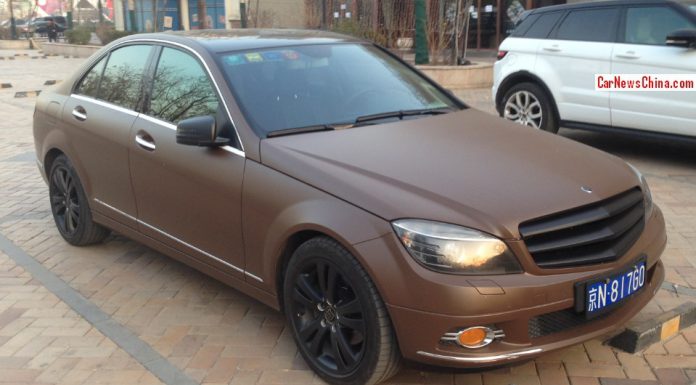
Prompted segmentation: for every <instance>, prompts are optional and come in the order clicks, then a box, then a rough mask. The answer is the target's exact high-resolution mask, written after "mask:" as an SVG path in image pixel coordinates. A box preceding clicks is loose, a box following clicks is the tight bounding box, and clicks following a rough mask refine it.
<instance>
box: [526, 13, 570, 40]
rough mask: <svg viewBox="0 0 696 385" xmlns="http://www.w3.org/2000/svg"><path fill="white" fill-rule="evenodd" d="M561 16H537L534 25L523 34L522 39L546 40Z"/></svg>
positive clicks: (545, 14)
mask: <svg viewBox="0 0 696 385" xmlns="http://www.w3.org/2000/svg"><path fill="white" fill-rule="evenodd" d="M562 15H563V12H548V13H543V14H541V15H539V17H538V18H537V19H536V21H535V22H534V25H532V27H531V28H529V30H527V31H526V32H525V34H524V37H528V38H530V39H546V38H547V37H548V36H549V33H551V30H552V29H553V27H554V26H555V25H556V23H558V19H560V18H561V16H562Z"/></svg>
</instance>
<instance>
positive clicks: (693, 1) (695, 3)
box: [680, 0, 696, 13]
mask: <svg viewBox="0 0 696 385" xmlns="http://www.w3.org/2000/svg"><path fill="white" fill-rule="evenodd" d="M680 3H682V4H684V5H686V7H687V8H689V9H690V10H691V11H692V12H694V13H696V0H681V1H680Z"/></svg>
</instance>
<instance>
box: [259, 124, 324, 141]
mask: <svg viewBox="0 0 696 385" xmlns="http://www.w3.org/2000/svg"><path fill="white" fill-rule="evenodd" d="M335 129H336V127H334V126H332V125H329V124H317V125H314V126H305V127H295V128H286V129H284V130H277V131H271V132H269V133H268V134H266V137H267V138H275V137H278V136H286V135H295V134H305V133H308V132H319V131H333V130H335Z"/></svg>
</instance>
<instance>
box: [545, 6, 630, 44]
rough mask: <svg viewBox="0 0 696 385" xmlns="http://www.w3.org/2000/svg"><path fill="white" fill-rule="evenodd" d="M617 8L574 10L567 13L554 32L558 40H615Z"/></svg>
mask: <svg viewBox="0 0 696 385" xmlns="http://www.w3.org/2000/svg"><path fill="white" fill-rule="evenodd" d="M618 16H619V10H618V9H617V8H599V9H584V10H576V11H571V12H570V13H568V16H566V18H565V19H564V20H563V22H561V25H560V26H559V27H558V31H557V33H556V38H557V39H560V40H579V41H593V42H613V41H616V23H617V21H618Z"/></svg>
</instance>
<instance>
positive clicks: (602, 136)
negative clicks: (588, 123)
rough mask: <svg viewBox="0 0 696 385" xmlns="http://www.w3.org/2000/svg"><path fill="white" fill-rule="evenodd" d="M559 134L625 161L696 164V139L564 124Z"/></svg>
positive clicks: (677, 165) (692, 165)
mask: <svg viewBox="0 0 696 385" xmlns="http://www.w3.org/2000/svg"><path fill="white" fill-rule="evenodd" d="M559 134H560V135H561V136H564V137H566V138H569V139H573V140H576V141H578V142H580V143H583V144H586V145H588V146H592V147H595V148H597V149H600V150H602V151H606V152H608V153H611V154H614V155H616V156H618V157H620V158H623V159H625V160H627V161H635V160H638V161H640V162H649V163H658V164H661V165H665V166H676V167H689V168H694V167H696V139H695V140H694V142H685V141H679V140H670V139H669V138H664V139H663V138H648V137H640V136H632V135H626V134H619V133H608V132H591V131H583V130H572V129H566V128H563V129H561V130H560V131H559Z"/></svg>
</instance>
